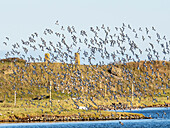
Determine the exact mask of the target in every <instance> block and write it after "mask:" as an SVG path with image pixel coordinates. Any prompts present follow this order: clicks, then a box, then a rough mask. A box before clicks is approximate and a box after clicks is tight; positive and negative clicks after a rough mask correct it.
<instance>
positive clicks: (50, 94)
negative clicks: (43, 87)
mask: <svg viewBox="0 0 170 128" xmlns="http://www.w3.org/2000/svg"><path fill="white" fill-rule="evenodd" d="M51 86H52V81H50V107H51V106H52V101H51Z"/></svg>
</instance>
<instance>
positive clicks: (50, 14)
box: [0, 0, 170, 56]
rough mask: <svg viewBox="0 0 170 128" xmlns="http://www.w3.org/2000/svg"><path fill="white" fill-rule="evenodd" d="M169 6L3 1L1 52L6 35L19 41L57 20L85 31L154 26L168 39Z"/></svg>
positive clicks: (127, 0) (143, 1) (139, 1)
mask: <svg viewBox="0 0 170 128" xmlns="http://www.w3.org/2000/svg"><path fill="white" fill-rule="evenodd" d="M169 5H170V0H0V17H1V18H0V45H1V46H2V47H0V52H1V53H0V55H1V56H3V53H4V52H6V51H8V50H10V47H9V46H4V45H3V41H5V37H6V36H7V37H9V38H10V42H9V44H10V43H14V42H19V41H20V40H21V39H26V38H28V37H29V36H30V34H31V33H34V32H37V33H42V32H43V31H44V29H45V28H53V27H54V23H55V21H56V20H59V23H60V24H62V25H63V26H67V25H73V26H75V28H78V29H84V30H89V28H90V27H91V26H97V25H98V26H101V25H102V24H105V25H106V26H109V27H115V26H121V25H122V23H125V24H130V25H131V26H133V27H134V28H138V27H151V26H154V27H155V28H156V29H157V31H158V32H159V33H160V34H161V35H166V37H167V38H168V39H169V38H170V8H169Z"/></svg>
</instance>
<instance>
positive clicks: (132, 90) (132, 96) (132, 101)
mask: <svg viewBox="0 0 170 128" xmlns="http://www.w3.org/2000/svg"><path fill="white" fill-rule="evenodd" d="M132 103H133V83H132Z"/></svg>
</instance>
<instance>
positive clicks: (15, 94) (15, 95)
mask: <svg viewBox="0 0 170 128" xmlns="http://www.w3.org/2000/svg"><path fill="white" fill-rule="evenodd" d="M16 99H17V93H16V91H15V92H14V106H16Z"/></svg>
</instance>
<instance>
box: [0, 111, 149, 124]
mask: <svg viewBox="0 0 170 128" xmlns="http://www.w3.org/2000/svg"><path fill="white" fill-rule="evenodd" d="M134 114H135V113H134ZM138 119H152V117H146V116H143V117H140V116H136V115H131V116H127V117H100V118H90V117H89V118H83V119H82V118H81V117H80V118H69V117H62V116H61V117H57V118H56V117H55V116H51V117H45V118H41V117H38V116H35V117H31V118H19V119H15V120H0V124H3V123H35V122H79V121H106V120H138Z"/></svg>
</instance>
